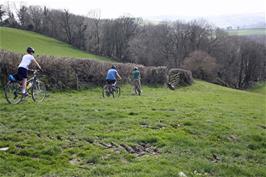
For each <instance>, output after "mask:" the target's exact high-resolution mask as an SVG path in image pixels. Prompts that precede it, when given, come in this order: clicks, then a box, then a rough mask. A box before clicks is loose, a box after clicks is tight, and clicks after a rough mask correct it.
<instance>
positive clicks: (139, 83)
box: [138, 79, 142, 92]
mask: <svg viewBox="0 0 266 177" xmlns="http://www.w3.org/2000/svg"><path fill="white" fill-rule="evenodd" d="M138 86H139V91H140V92H142V90H141V82H140V79H138Z"/></svg>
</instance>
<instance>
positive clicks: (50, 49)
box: [0, 27, 111, 61]
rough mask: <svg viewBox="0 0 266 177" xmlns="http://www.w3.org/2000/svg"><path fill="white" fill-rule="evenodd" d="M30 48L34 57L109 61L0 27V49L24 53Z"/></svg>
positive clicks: (47, 38) (33, 34)
mask: <svg viewBox="0 0 266 177" xmlns="http://www.w3.org/2000/svg"><path fill="white" fill-rule="evenodd" d="M28 46H32V47H33V48H35V50H36V55H50V56H63V57H74V58H90V59H96V60H103V61H111V59H110V58H106V57H101V56H97V55H92V54H89V53H86V52H83V51H81V50H78V49H74V48H73V47H71V45H69V44H66V43H63V42H61V41H58V40H55V39H53V38H50V37H46V36H43V35H40V34H38V33H34V32H29V31H24V30H19V29H14V28H6V27H0V49H6V50H8V51H13V52H20V53H25V49H26V48H27V47H28Z"/></svg>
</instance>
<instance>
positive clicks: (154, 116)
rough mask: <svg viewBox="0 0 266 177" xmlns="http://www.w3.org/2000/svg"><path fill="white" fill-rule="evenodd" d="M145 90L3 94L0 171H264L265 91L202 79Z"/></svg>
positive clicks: (61, 173) (16, 173) (62, 173)
mask: <svg viewBox="0 0 266 177" xmlns="http://www.w3.org/2000/svg"><path fill="white" fill-rule="evenodd" d="M143 91H144V92H143V96H140V97H139V96H133V95H131V93H130V92H131V88H130V87H129V86H123V87H122V95H121V97H120V98H118V99H113V98H105V99H103V98H101V89H100V88H91V89H89V90H83V91H79V92H77V91H68V92H52V93H49V97H48V98H47V99H46V100H45V102H43V103H41V104H35V103H33V102H32V101H31V99H30V98H27V100H26V101H24V102H23V103H22V104H19V105H8V104H7V103H6V101H5V99H4V98H3V96H2V95H1V96H0V148H4V147H8V148H9V149H8V150H0V172H1V175H2V176H57V177H58V176H62V177H67V176H69V177H70V176H116V177H118V176H121V177H129V176H131V177H135V176H153V177H156V176H167V177H168V176H180V175H181V176H182V175H183V174H185V175H186V176H224V177H230V176H232V177H233V176H238V177H241V176H266V169H265V165H266V131H265V130H266V121H265V104H266V103H265V101H266V96H265V95H263V94H257V93H252V92H247V91H238V90H233V89H229V88H223V87H220V86H217V85H213V84H209V83H205V82H201V81H196V82H195V83H194V84H193V85H192V86H190V87H184V88H180V89H177V90H175V91H171V90H169V89H166V88H163V87H157V88H153V87H144V89H143ZM183 176H184V175H183Z"/></svg>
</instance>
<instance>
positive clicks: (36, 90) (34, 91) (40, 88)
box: [31, 80, 46, 102]
mask: <svg viewBox="0 0 266 177" xmlns="http://www.w3.org/2000/svg"><path fill="white" fill-rule="evenodd" d="M31 96H32V99H33V101H35V102H42V101H43V100H44V98H45V97H46V86H45V84H44V83H43V82H42V81H40V80H36V81H35V82H34V83H33V85H32V87H31Z"/></svg>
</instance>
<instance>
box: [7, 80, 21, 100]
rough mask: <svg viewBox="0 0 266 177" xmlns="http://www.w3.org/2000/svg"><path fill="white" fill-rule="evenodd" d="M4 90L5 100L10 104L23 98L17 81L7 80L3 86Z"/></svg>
mask: <svg viewBox="0 0 266 177" xmlns="http://www.w3.org/2000/svg"><path fill="white" fill-rule="evenodd" d="M4 92H5V98H6V100H7V102H8V103H10V104H18V103H20V102H21V100H22V98H23V96H22V93H21V87H20V85H19V83H18V82H8V83H7V84H6V86H5V87H4Z"/></svg>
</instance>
